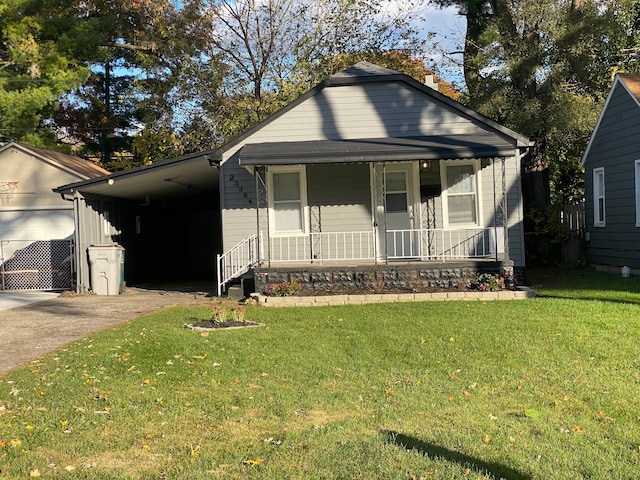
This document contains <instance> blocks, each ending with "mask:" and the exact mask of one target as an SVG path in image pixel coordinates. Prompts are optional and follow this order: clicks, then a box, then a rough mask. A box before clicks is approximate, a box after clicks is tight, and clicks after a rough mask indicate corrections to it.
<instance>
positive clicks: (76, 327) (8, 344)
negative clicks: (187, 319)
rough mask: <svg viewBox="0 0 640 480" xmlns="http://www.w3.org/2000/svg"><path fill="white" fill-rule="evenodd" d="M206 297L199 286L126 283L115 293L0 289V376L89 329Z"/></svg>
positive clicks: (208, 294)
mask: <svg viewBox="0 0 640 480" xmlns="http://www.w3.org/2000/svg"><path fill="white" fill-rule="evenodd" d="M209 296H210V293H209V292H208V291H205V290H198V289H197V288H183V289H181V290H179V289H174V290H172V289H168V290H153V289H142V288H127V289H126V291H125V293H124V294H122V295H117V296H98V295H74V294H68V293H67V294H63V295H58V294H51V293H43V292H39V293H36V292H33V293H19V294H9V293H0V352H2V355H0V375H2V374H3V373H5V372H7V371H8V370H10V369H12V368H15V367H18V366H21V365H24V364H26V363H28V362H29V361H31V360H33V359H35V358H38V357H40V356H42V355H45V354H47V353H50V352H53V351H56V350H59V349H60V348H62V347H64V346H65V345H67V344H69V343H71V342H73V341H74V340H78V339H80V338H82V337H85V336H87V335H88V334H90V333H93V332H98V331H100V330H104V329H106V328H108V327H111V326H113V325H117V324H119V323H123V322H126V321H128V320H133V319H134V318H136V317H139V316H141V315H144V314H147V313H151V312H154V311H156V310H159V309H161V308H163V307H166V306H170V305H178V304H196V303H202V302H206V301H208V300H209Z"/></svg>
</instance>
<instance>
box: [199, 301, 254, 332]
mask: <svg viewBox="0 0 640 480" xmlns="http://www.w3.org/2000/svg"><path fill="white" fill-rule="evenodd" d="M210 309H211V318H209V319H206V320H198V321H195V322H194V323H191V324H189V326H190V327H199V328H229V327H242V326H247V325H256V323H255V322H251V321H248V320H247V319H245V316H244V315H245V306H244V305H242V304H240V303H239V302H236V301H233V300H230V299H218V300H215V301H214V302H212V303H211V305H210Z"/></svg>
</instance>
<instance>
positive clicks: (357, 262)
mask: <svg viewBox="0 0 640 480" xmlns="http://www.w3.org/2000/svg"><path fill="white" fill-rule="evenodd" d="M245 148H246V147H245ZM282 148H284V147H282ZM249 152H252V150H249ZM457 153H461V152H457ZM477 153H485V154H486V152H477ZM496 153H503V152H496ZM413 154H414V155H416V153H415V152H413ZM433 154H434V153H433V152H431V155H433ZM243 155H244V149H243V150H241V151H240V163H241V164H244V165H245V168H248V169H251V173H252V174H253V176H254V181H255V192H256V202H255V207H254V208H255V227H254V228H255V230H254V231H255V232H256V233H255V234H252V235H250V236H248V237H246V238H245V239H244V240H243V241H241V242H239V243H238V244H236V245H235V246H234V247H233V248H231V249H230V250H228V251H227V252H226V253H224V254H223V255H220V256H219V258H218V268H219V275H218V278H219V279H220V285H219V293H222V291H223V289H224V287H225V285H226V282H227V280H226V279H230V278H233V277H239V276H241V275H243V274H246V273H247V272H249V271H250V272H251V274H253V275H254V276H255V283H256V290H257V291H260V289H261V288H266V287H267V286H268V285H269V284H272V283H280V282H282V281H289V280H290V279H293V278H297V279H298V280H300V281H303V282H305V283H308V285H313V288H321V289H324V290H343V291H344V290H345V289H347V288H348V287H349V286H356V285H358V283H362V282H365V283H371V284H372V285H373V284H376V285H380V283H381V280H384V281H383V282H382V284H381V286H380V288H403V289H406V288H409V285H410V284H411V283H413V284H415V285H418V284H420V285H421V288H438V287H439V288H451V286H452V285H458V284H462V283H465V282H467V279H469V278H471V277H473V276H475V275H476V274H477V273H485V272H486V273H499V272H501V271H504V270H508V271H513V265H514V262H513V261H512V260H513V259H512V258H511V257H510V254H509V242H510V239H509V229H510V228H513V227H514V224H513V222H511V224H510V223H509V214H508V211H509V209H508V205H507V197H508V192H507V188H506V176H507V165H506V158H505V157H504V156H485V157H480V158H462V157H463V156H462V155H461V156H460V157H461V158H455V159H452V158H447V159H434V158H424V156H425V153H424V152H421V155H422V157H423V158H421V159H419V160H406V159H404V158H398V159H397V160H396V161H394V157H393V156H392V155H391V154H389V156H388V157H386V158H387V160H385V161H382V160H370V161H369V162H366V161H360V162H356V161H353V160H351V161H350V162H347V161H345V162H340V161H336V158H333V161H332V162H321V161H320V162H319V161H318V159H317V158H315V159H312V158H310V157H309V156H302V157H297V158H303V160H298V161H299V162H302V163H300V164H296V165H290V164H289V163H287V162H286V161H283V160H282V154H281V155H280V157H279V159H278V160H272V161H269V157H268V156H265V155H262V156H256V157H255V160H252V158H253V157H252V156H249V157H246V156H243ZM343 155H345V154H344V152H343ZM503 155H504V153H503ZM247 158H248V159H247ZM347 158H348V157H347ZM254 163H255V165H254ZM516 228H517V227H516ZM400 273H402V274H401V275H400ZM398 275H399V276H398ZM287 279H288V280H287ZM305 279H307V280H305ZM336 279H338V280H337V281H336ZM435 279H437V280H435ZM467 283H468V282H467ZM374 288H377V287H375V286H374Z"/></svg>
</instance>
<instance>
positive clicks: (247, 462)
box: [242, 458, 264, 467]
mask: <svg viewBox="0 0 640 480" xmlns="http://www.w3.org/2000/svg"><path fill="white" fill-rule="evenodd" d="M262 462H264V458H256V459H248V460H244V461H243V462H242V464H243V465H249V466H251V467H255V466H256V465H260V464H261V463H262Z"/></svg>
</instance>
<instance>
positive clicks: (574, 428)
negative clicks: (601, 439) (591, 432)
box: [572, 425, 584, 434]
mask: <svg viewBox="0 0 640 480" xmlns="http://www.w3.org/2000/svg"><path fill="white" fill-rule="evenodd" d="M572 432H573V433H578V434H582V433H584V430H583V429H582V428H580V426H578V425H576V426H575V427H573V429H572Z"/></svg>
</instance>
